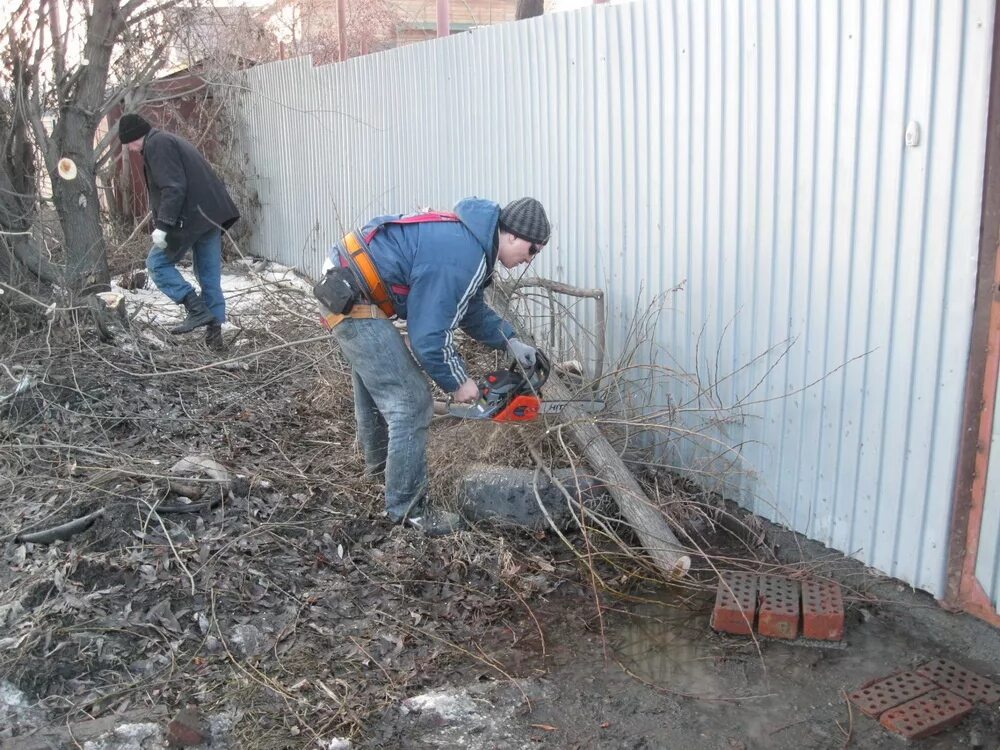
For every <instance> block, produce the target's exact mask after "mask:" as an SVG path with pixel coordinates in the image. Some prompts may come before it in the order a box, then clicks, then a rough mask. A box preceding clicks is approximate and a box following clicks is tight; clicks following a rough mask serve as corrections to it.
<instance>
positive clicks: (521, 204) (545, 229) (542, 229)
mask: <svg viewBox="0 0 1000 750" xmlns="http://www.w3.org/2000/svg"><path fill="white" fill-rule="evenodd" d="M500 228H501V229H502V230H504V231H505V232H510V233H511V234H513V235H514V236H516V237H520V238H521V239H522V240H527V241H528V242H535V243H537V244H539V245H544V244H545V243H546V242H548V241H549V235H550V234H552V229H551V228H550V227H549V219H548V217H547V216H546V215H545V209H544V208H542V204H541V203H539V202H538V201H536V200H535V199H534V198H518V199H517V200H516V201H511V202H510V203H508V204H507V205H506V206H504V208H503V210H501V211H500Z"/></svg>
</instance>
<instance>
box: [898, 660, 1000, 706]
mask: <svg viewBox="0 0 1000 750" xmlns="http://www.w3.org/2000/svg"><path fill="white" fill-rule="evenodd" d="M916 671H917V673H918V674H922V675H923V676H924V677H926V678H927V679H928V680H930V681H931V682H936V683H937V684H938V685H940V686H941V687H943V688H947V689H948V690H950V691H951V692H953V693H956V694H958V695H960V696H962V697H963V698H965V699H966V700H970V701H973V702H975V701H979V702H980V703H996V702H997V701H1000V685H997V684H996V683H995V682H993V681H992V680H987V679H986V678H985V677H981V676H980V675H978V674H976V673H975V672H970V671H969V670H968V669H964V668H962V667H960V666H958V665H957V664H955V663H954V662H950V661H947V660H946V659H935V660H934V661H929V662H927V663H926V664H923V665H921V666H919V667H917V670H916Z"/></svg>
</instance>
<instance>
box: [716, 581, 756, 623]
mask: <svg viewBox="0 0 1000 750" xmlns="http://www.w3.org/2000/svg"><path fill="white" fill-rule="evenodd" d="M756 611H757V576H756V574H754V573H744V572H742V571H738V570H728V571H725V572H723V573H722V576H721V577H720V578H719V590H718V593H717V594H716V595H715V609H714V610H712V629H713V630H717V631H719V632H721V633H735V634H737V635H750V634H751V633H753V620H754V614H755V613H756Z"/></svg>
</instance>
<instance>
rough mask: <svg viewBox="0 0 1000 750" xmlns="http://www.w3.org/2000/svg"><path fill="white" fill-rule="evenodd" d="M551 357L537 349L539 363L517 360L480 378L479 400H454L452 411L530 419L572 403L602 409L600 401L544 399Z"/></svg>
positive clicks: (473, 416)
mask: <svg viewBox="0 0 1000 750" xmlns="http://www.w3.org/2000/svg"><path fill="white" fill-rule="evenodd" d="M550 371H551V365H550V364H549V358H548V357H547V356H545V353H544V352H542V351H541V350H540V349H539V350H536V351H535V364H534V365H533V366H532V367H530V368H527V369H524V368H522V367H521V365H520V364H518V362H517V360H514V361H513V362H511V365H510V367H509V368H507V369H506V370H494V371H493V372H490V373H487V374H486V376H485V377H484V378H483V379H482V380H480V381H479V383H478V384H477V385H478V386H479V400H478V401H476V402H475V403H471V404H457V403H454V402H453V403H450V404H449V405H448V413H449V414H450V415H451V416H453V417H460V418H461V419H491V420H493V421H494V422H530V421H532V420H533V419H537V418H538V415H539V414H558V413H559V412H561V411H562V410H563V409H564V408H565V407H566V406H567V405H568V404H573V405H575V406H577V407H578V408H580V409H582V410H583V411H586V412H595V411H600V410H601V409H603V408H604V404H603V403H602V402H598V401H583V400H581V401H575V400H574V401H544V400H543V399H542V386H543V385H545V381H546V380H548V379H549V372H550Z"/></svg>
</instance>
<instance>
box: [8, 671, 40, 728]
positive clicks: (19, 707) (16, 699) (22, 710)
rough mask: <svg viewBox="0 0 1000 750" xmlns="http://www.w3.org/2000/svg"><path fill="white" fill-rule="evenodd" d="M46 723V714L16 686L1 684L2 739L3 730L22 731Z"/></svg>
mask: <svg viewBox="0 0 1000 750" xmlns="http://www.w3.org/2000/svg"><path fill="white" fill-rule="evenodd" d="M44 723H45V712H44V711H43V710H42V709H40V708H37V707H36V706H33V705H32V703H31V701H29V700H28V697H27V696H26V695H25V694H24V693H23V692H21V690H19V689H18V688H17V687H16V686H15V685H12V684H11V683H9V682H0V737H4V736H8V735H5V734H4V733H3V730H9V731H11V732H13V731H22V730H25V729H28V728H36V727H39V726H41V725H42V724H44Z"/></svg>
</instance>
